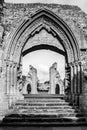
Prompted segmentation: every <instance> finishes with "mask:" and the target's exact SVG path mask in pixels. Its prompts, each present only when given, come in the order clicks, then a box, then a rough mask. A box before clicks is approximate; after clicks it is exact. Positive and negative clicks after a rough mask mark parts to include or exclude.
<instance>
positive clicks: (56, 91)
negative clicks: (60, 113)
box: [55, 84, 60, 94]
mask: <svg viewBox="0 0 87 130" xmlns="http://www.w3.org/2000/svg"><path fill="white" fill-rule="evenodd" d="M55 93H56V94H60V86H59V84H56V87H55Z"/></svg>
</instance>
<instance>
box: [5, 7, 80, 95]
mask: <svg viewBox="0 0 87 130" xmlns="http://www.w3.org/2000/svg"><path fill="white" fill-rule="evenodd" d="M42 29H45V30H46V31H47V32H48V33H51V34H52V35H53V36H54V37H56V38H57V39H58V40H59V41H60V43H61V45H62V46H63V48H64V50H65V53H66V57H67V59H68V60H67V61H68V64H69V65H70V67H71V69H70V72H71V86H72V88H73V86H75V90H76V78H77V77H75V78H74V79H75V82H72V81H73V77H74V74H75V75H76V73H77V71H78V70H79V71H80V68H79V69H78V70H77V67H79V65H77V66H76V64H74V65H73V66H74V67H73V66H72V64H73V63H78V62H79V60H80V50H79V46H78V42H77V40H76V37H75V35H74V33H73V32H72V30H71V29H70V27H69V26H68V25H67V24H66V23H65V21H64V20H63V19H61V18H60V17H59V16H57V15H56V14H54V13H53V12H51V11H50V10H48V9H44V8H43V9H41V10H38V11H37V12H36V13H35V14H34V15H33V16H32V17H31V18H30V19H27V20H26V19H25V20H23V22H22V23H21V24H20V25H19V26H18V27H17V28H16V29H15V31H13V32H11V33H10V35H9V36H8V38H7V39H6V44H5V46H4V48H5V50H4V54H3V57H4V60H3V62H5V64H6V66H3V69H5V70H6V71H5V72H6V75H8V76H7V77H6V80H5V83H6V84H5V85H6V90H7V94H8V95H10V91H9V87H10V86H14V87H15V89H16V80H17V67H20V65H21V63H20V62H21V54H22V50H23V48H24V46H25V44H26V43H27V42H28V40H29V39H30V38H31V37H33V36H34V35H35V34H36V33H39V32H40V31H41V30H42ZM29 46H30V48H32V47H34V46H35V45H33V44H30V45H29ZM53 46H55V47H57V48H58V45H57V44H55V45H53ZM9 72H10V73H9ZM80 77H81V75H80ZM10 78H11V79H10ZM8 81H9V82H8ZM78 87H79V86H77V89H79V88H78ZM15 89H14V90H15ZM71 93H72V94H73V93H74V88H73V90H72V92H71Z"/></svg>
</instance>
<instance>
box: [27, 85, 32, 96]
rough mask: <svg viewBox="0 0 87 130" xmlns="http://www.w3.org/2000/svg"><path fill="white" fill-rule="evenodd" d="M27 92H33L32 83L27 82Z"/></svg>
mask: <svg viewBox="0 0 87 130" xmlns="http://www.w3.org/2000/svg"><path fill="white" fill-rule="evenodd" d="M27 93H28V94H30V93H31V85H30V84H27Z"/></svg>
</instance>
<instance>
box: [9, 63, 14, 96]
mask: <svg viewBox="0 0 87 130" xmlns="http://www.w3.org/2000/svg"><path fill="white" fill-rule="evenodd" d="M13 79H14V66H13V63H11V89H10V90H11V91H10V92H11V93H10V94H11V95H13V88H14V83H13V81H14V80H13Z"/></svg>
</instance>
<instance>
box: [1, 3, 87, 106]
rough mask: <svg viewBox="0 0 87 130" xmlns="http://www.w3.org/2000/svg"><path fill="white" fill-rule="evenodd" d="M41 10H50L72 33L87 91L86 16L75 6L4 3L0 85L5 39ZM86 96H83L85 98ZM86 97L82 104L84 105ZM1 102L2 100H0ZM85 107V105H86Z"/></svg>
mask: <svg viewBox="0 0 87 130" xmlns="http://www.w3.org/2000/svg"><path fill="white" fill-rule="evenodd" d="M41 8H46V9H48V10H51V11H52V12H54V13H55V14H56V15H58V16H59V17H61V18H62V19H63V20H64V21H65V22H66V23H67V25H68V26H69V27H70V28H71V30H72V31H73V32H74V35H75V37H76V39H77V41H78V44H79V48H80V49H81V50H80V56H81V57H80V58H81V59H80V60H81V62H82V65H83V70H82V73H83V76H84V77H83V80H84V84H83V91H85V92H86V91H87V87H86V85H87V79H86V77H87V76H86V75H87V71H86V70H87V67H86V64H87V61H86V58H87V55H86V54H85V53H86V51H85V50H86V49H87V15H86V14H85V13H84V12H83V11H82V10H81V9H80V8H79V7H77V6H69V5H58V4H9V3H8V4H7V3H4V5H3V11H2V9H1V11H2V12H1V15H0V16H1V17H0V84H1V86H5V85H3V84H5V82H3V81H4V78H5V77H6V73H5V70H4V69H3V68H5V67H3V66H6V64H3V63H4V62H3V56H2V54H3V53H4V50H5V49H6V47H7V45H6V42H7V41H6V39H7V38H8V36H10V33H11V32H13V31H15V30H16V28H17V27H18V26H19V25H21V23H22V22H23V21H24V20H26V19H31V17H32V15H33V14H35V13H36V11H38V10H39V9H41ZM0 91H1V92H2V93H5V88H3V87H0ZM85 95H86V94H84V96H85ZM86 97H87V96H85V98H84V99H85V100H84V102H85V103H86ZM0 100H2V98H0ZM86 105H87V104H86Z"/></svg>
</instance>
